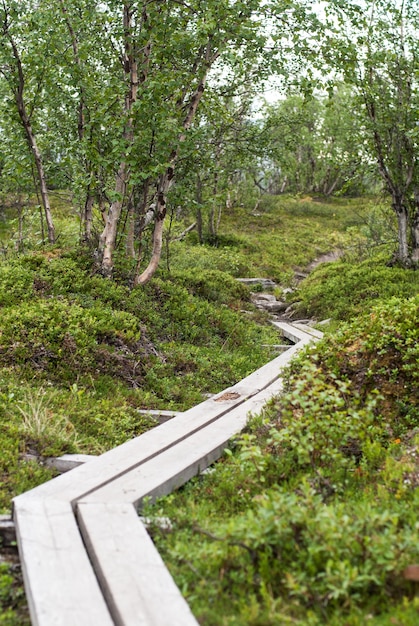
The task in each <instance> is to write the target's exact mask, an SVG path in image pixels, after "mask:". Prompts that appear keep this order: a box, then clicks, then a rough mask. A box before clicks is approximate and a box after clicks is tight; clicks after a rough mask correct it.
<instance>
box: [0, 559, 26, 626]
mask: <svg viewBox="0 0 419 626" xmlns="http://www.w3.org/2000/svg"><path fill="white" fill-rule="evenodd" d="M15 569H16V566H15ZM24 607H25V596H24V593H23V589H22V587H21V586H19V584H18V583H17V582H16V575H15V572H14V571H13V566H11V565H8V564H7V563H0V624H1V626H29V624H30V621H29V618H28V617H27V616H26V614H25V610H24ZM22 609H23V610H22Z"/></svg>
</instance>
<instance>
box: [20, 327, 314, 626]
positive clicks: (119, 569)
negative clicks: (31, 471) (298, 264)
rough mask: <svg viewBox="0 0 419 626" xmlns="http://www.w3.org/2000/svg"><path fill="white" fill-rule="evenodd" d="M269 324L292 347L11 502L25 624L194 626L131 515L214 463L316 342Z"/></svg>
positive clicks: (301, 330)
mask: <svg viewBox="0 0 419 626" xmlns="http://www.w3.org/2000/svg"><path fill="white" fill-rule="evenodd" d="M275 325H276V326H277V327H278V329H279V330H280V331H281V332H282V333H283V335H284V336H286V337H287V338H289V339H291V340H292V341H298V343H296V344H295V345H294V346H292V347H290V349H289V350H287V351H286V352H284V353H282V354H280V355H279V356H278V357H276V358H275V359H273V360H272V361H270V362H269V363H267V364H266V365H264V366H263V367H261V368H260V369H258V370H256V371H255V372H253V373H252V374H250V375H249V376H247V377H246V378H245V379H243V380H242V381H240V382H239V383H237V384H236V385H233V386H232V387H229V388H228V389H226V390H224V391H223V392H221V393H220V394H217V395H215V396H214V397H212V398H210V399H208V400H205V401H204V402H202V403H201V404H199V405H197V406H195V407H192V408H191V409H189V410H188V411H185V412H184V413H180V414H178V415H176V416H175V417H173V418H172V419H171V420H169V421H167V422H164V423H163V424H161V425H159V426H157V427H155V428H153V429H152V430H150V431H148V432H146V433H144V434H143V435H141V436H140V437H137V438H136V439H132V440H129V441H127V442H126V443H124V444H122V445H121V446H118V447H117V448H114V449H113V450H110V451H109V452H106V453H105V454H102V455H101V456H99V457H96V458H93V459H92V460H90V461H89V462H88V463H85V464H83V465H80V466H78V467H76V468H75V469H72V470H71V471H69V472H67V473H65V474H62V475H61V476H58V477H57V478H55V479H53V480H51V481H49V482H47V483H45V484H44V485H41V486H39V487H37V488H35V489H32V490H31V491H28V492H26V493H24V494H22V495H20V496H17V497H16V498H14V500H13V515H14V522H15V526H16V536H17V543H18V548H19V553H20V558H21V563H22V571H23V577H24V584H25V590H26V594H27V598H28V604H29V610H30V614H31V620H32V624H33V625H34V626H38V625H39V626H92V625H96V624H97V625H98V626H108V624H109V625H117V626H196V625H197V622H196V620H195V618H194V616H193V615H192V613H191V611H190V609H189V606H188V605H187V603H186V601H185V600H184V599H183V597H182V595H181V594H180V592H179V590H178V589H177V587H176V585H175V583H174V581H173V579H172V578H171V576H170V574H169V572H168V570H167V569H166V567H165V565H164V563H163V561H162V560H161V557H160V555H159V554H158V552H157V550H156V548H155V547H154V545H153V543H152V541H151V539H150V538H149V536H148V534H147V532H146V530H145V528H144V526H143V524H142V522H141V520H140V519H139V517H138V513H137V510H138V508H139V507H141V502H142V501H143V499H144V498H145V497H151V498H156V497H159V496H161V495H165V494H168V493H170V492H171V491H173V490H174V489H176V488H178V487H179V486H181V485H182V484H184V483H185V482H186V481H187V480H189V479H190V478H191V477H192V476H195V475H196V474H199V473H200V472H202V471H203V470H204V469H206V468H207V467H208V466H209V465H210V464H211V463H213V462H214V461H215V460H216V459H218V458H219V457H220V456H221V454H222V452H223V450H224V449H225V447H226V446H227V445H228V442H229V440H230V439H231V438H232V437H233V436H234V435H236V434H238V433H239V432H240V431H241V430H242V429H243V428H244V426H245V425H246V422H247V419H248V415H249V413H258V412H260V410H261V409H262V407H263V406H264V404H265V403H266V402H267V401H268V400H269V399H270V398H271V397H272V396H274V395H277V394H278V393H280V391H281V389H282V381H281V378H280V374H281V370H282V368H284V367H285V366H286V365H287V364H288V363H289V362H290V360H291V359H292V357H293V356H294V355H295V353H296V352H297V351H299V350H300V349H301V348H302V347H303V346H305V345H307V344H308V343H310V342H311V341H313V340H314V341H315V340H316V339H318V338H319V335H321V333H319V332H318V331H313V329H311V328H309V327H304V326H303V325H298V326H297V325H296V326H293V325H292V324H281V323H279V322H276V323H275Z"/></svg>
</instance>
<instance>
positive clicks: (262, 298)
mask: <svg viewBox="0 0 419 626" xmlns="http://www.w3.org/2000/svg"><path fill="white" fill-rule="evenodd" d="M251 299H252V302H255V303H256V302H275V301H276V298H275V296H274V295H273V294H271V293H252V296H251Z"/></svg>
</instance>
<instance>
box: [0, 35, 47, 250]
mask: <svg viewBox="0 0 419 626" xmlns="http://www.w3.org/2000/svg"><path fill="white" fill-rule="evenodd" d="M4 34H5V35H6V36H7V38H8V40H9V43H10V46H11V48H12V53H13V57H14V61H15V63H16V69H17V82H16V86H15V87H14V88H13V93H14V97H15V101H16V106H17V110H18V114H19V117H20V121H21V123H22V126H23V129H24V131H25V135H26V140H27V142H28V145H29V148H30V150H31V152H32V154H33V158H34V161H35V166H36V171H37V174H38V183H39V191H40V194H41V200H42V206H43V209H44V215H45V220H46V223H47V230H48V241H49V243H55V229H54V223H53V220H52V215H51V205H50V201H49V194H48V187H47V181H46V176H45V170H44V165H43V163H42V156H41V151H40V150H39V147H38V144H37V141H36V136H35V133H34V132H33V129H32V125H31V120H30V116H29V115H28V112H27V109H26V103H25V98H24V90H25V75H24V72H23V67H22V62H21V59H20V55H19V51H18V49H17V46H16V44H15V41H14V39H13V37H12V36H11V34H10V33H9V30H8V26H7V24H6V25H5V26H4Z"/></svg>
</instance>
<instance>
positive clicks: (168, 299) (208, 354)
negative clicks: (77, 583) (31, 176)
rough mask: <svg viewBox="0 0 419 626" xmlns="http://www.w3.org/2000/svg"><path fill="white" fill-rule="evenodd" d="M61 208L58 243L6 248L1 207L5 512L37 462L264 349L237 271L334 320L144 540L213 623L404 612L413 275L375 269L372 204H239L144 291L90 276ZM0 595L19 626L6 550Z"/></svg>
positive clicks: (411, 603)
mask: <svg viewBox="0 0 419 626" xmlns="http://www.w3.org/2000/svg"><path fill="white" fill-rule="evenodd" d="M66 211H67V209H66V204H65V203H64V204H63V206H61V207H60V212H61V224H62V237H61V239H60V240H59V241H60V247H57V246H44V247H43V248H42V249H39V246H38V245H37V243H36V235H34V238H33V242H32V241H31V239H30V238H28V239H27V245H26V247H27V249H26V251H25V252H24V253H22V252H21V253H19V254H16V253H15V252H13V240H12V238H13V228H12V227H13V216H12V214H11V215H10V216H9V218H10V222H9V223H10V224H11V228H10V229H9V230H7V229H3V231H2V234H1V237H2V246H3V255H4V259H3V260H2V261H1V262H0V308H1V314H2V316H1V322H0V381H1V385H0V400H1V404H0V419H1V429H0V446H1V449H2V452H3V453H2V457H1V462H0V467H1V481H0V507H1V509H2V510H3V512H7V511H9V510H10V502H11V498H12V497H13V496H14V495H17V494H18V493H21V492H23V491H25V490H27V489H30V488H31V487H33V486H35V485H37V484H40V483H42V482H44V481H45V480H48V479H49V478H51V477H52V475H53V473H52V471H51V470H49V469H47V468H46V467H45V465H44V460H45V458H46V457H48V456H58V455H60V454H62V453H65V452H85V453H91V454H99V453H101V452H103V451H105V450H107V449H109V448H112V447H114V446H116V445H118V444H120V443H122V442H123V441H125V440H127V439H129V438H130V437H134V436H137V435H139V434H141V433H142V432H144V431H145V430H147V429H148V428H150V427H153V426H155V424H156V422H155V420H154V419H153V418H152V417H150V416H145V415H144V414H143V413H140V412H139V411H138V409H176V410H185V409H187V408H189V407H190V406H193V405H195V404H197V403H198V402H200V401H201V400H202V399H204V398H205V397H206V395H207V394H211V393H217V392H219V391H220V390H222V389H223V388H225V387H227V386H230V385H231V384H233V383H235V382H237V381H238V380H240V379H241V378H243V377H245V376H246V375H247V374H249V373H250V372H251V371H253V370H255V369H257V368H258V367H260V366H261V365H262V364H263V363H265V362H267V361H268V360H269V359H270V358H272V357H273V356H274V352H273V350H272V349H270V348H269V345H273V344H275V343H278V336H277V333H276V332H275V331H274V330H273V328H271V327H270V324H269V323H268V319H267V316H266V315H265V314H263V313H261V312H260V311H257V310H256V309H255V308H254V307H253V305H252V304H251V302H250V292H249V290H248V289H247V288H246V287H244V286H243V285H241V284H240V283H238V282H237V281H236V280H235V279H236V278H237V277H241V276H263V277H269V278H272V279H274V280H275V281H276V283H277V284H278V287H277V288H276V289H275V293H276V295H277V296H278V297H286V298H287V299H288V301H289V304H293V307H294V310H295V311H296V314H297V315H301V316H313V317H316V318H317V319H318V320H320V319H323V318H326V317H328V318H329V317H330V318H332V321H331V323H330V325H329V327H325V328H328V330H327V333H326V338H325V340H324V341H323V342H321V343H320V344H318V345H317V346H316V347H315V348H313V349H310V351H309V352H308V353H307V354H305V355H303V356H301V357H300V358H299V359H298V360H297V361H296V362H295V364H294V365H293V366H292V368H291V369H290V370H289V372H288V374H287V384H286V388H287V389H286V394H285V395H284V396H283V397H282V398H280V399H275V400H274V401H272V402H271V403H270V404H269V406H268V407H267V408H266V410H265V411H264V413H263V415H261V416H256V417H255V418H254V419H253V420H252V422H251V423H250V424H249V428H248V429H247V432H246V433H244V434H243V435H242V436H241V437H240V438H238V439H237V441H235V442H234V445H232V446H231V450H230V451H228V453H227V454H226V455H225V457H224V458H223V459H222V461H221V462H219V463H217V465H216V466H215V468H214V470H213V471H212V472H211V473H209V474H208V475H206V476H202V477H199V478H197V479H196V480H194V481H192V482H191V483H190V484H188V485H187V486H186V487H185V488H184V489H182V490H181V491H180V492H178V493H176V494H173V495H171V496H169V497H168V498H166V499H165V500H163V501H160V502H158V503H157V504H156V505H154V506H153V507H152V508H151V509H150V511H149V512H148V514H149V515H150V516H151V517H156V516H157V517H158V516H161V515H164V516H168V517H170V519H171V522H172V528H173V530H172V531H171V532H170V533H165V532H161V531H159V529H158V528H157V526H156V527H155V528H154V529H153V536H154V538H155V541H156V542H157V544H158V546H159V549H160V550H161V551H162V553H163V555H164V557H165V560H166V562H167V564H168V566H169V567H170V569H171V571H172V573H173V575H174V576H175V580H176V582H177V584H178V585H179V586H180V588H181V590H182V591H183V592H184V593H185V595H186V597H187V599H188V601H189V602H190V604H191V606H192V609H193V611H194V612H195V614H196V616H197V617H198V619H199V620H200V622H201V623H202V624H205V625H210V624H214V625H217V626H218V625H222V624H226V625H227V624H228V625H230V624H234V625H241V624H243V625H245V624H249V625H256V624H260V625H266V626H269V625H270V624H272V625H273V624H278V625H279V624H288V623H290V624H323V623H330V624H342V623H345V624H364V623H366V621H365V620H368V623H372V624H398V623H400V624H403V625H406V624H407V625H408V624H414V623H416V622H415V621H414V619H413V616H414V615H416V616H417V612H418V606H417V605H416V601H415V592H416V587H415V585H416V582H414V581H411V580H407V579H406V576H404V574H403V572H405V569H406V567H408V566H409V565H412V564H414V563H415V562H418V559H419V555H418V554H417V551H418V549H417V547H416V545H415V535H416V536H417V522H416V520H415V515H414V509H415V502H416V499H417V497H418V496H417V488H416V487H417V483H419V455H418V457H417V455H416V449H417V445H416V444H417V438H418V436H419V434H418V433H419V431H417V427H418V424H417V422H418V417H419V416H418V412H419V406H418V405H419V401H418V394H417V388H418V367H417V365H418V360H419V359H418V357H419V354H418V349H417V345H418V343H419V342H418V339H419V337H418V330H417V329H418V327H419V325H418V311H419V301H418V298H417V294H418V293H419V278H418V274H417V272H415V271H413V270H400V269H398V268H395V267H388V266H387V265H386V263H385V260H386V258H390V255H391V243H390V244H389V243H388V231H387V225H386V223H385V222H384V221H383V222H382V225H381V227H380V219H381V216H382V215H383V209H382V206H381V205H380V203H379V202H378V201H377V200H375V199H361V200H358V199H352V200H347V199H337V200H334V201H320V200H313V199H311V198H305V197H294V198H292V197H288V198H286V197H280V198H273V197H272V198H271V197H267V198H266V199H265V200H263V201H262V202H261V203H260V205H259V206H258V209H257V210H253V211H252V210H251V209H249V208H245V207H235V208H234V209H233V210H232V211H231V213H229V214H228V215H225V216H224V217H223V221H222V223H221V228H220V233H219V235H218V236H217V238H216V240H215V241H211V242H208V243H207V244H204V245H201V244H198V242H197V240H196V237H195V235H194V233H191V234H190V235H188V238H186V239H185V240H184V241H175V242H173V243H172V244H170V246H168V248H167V250H166V253H167V254H166V258H165V262H164V264H162V268H161V270H160V271H159V274H158V276H156V278H155V279H154V280H153V281H152V282H151V283H150V284H149V285H147V286H146V287H142V288H135V289H132V288H131V276H132V274H131V272H132V268H131V267H130V266H129V264H127V263H126V261H122V260H121V261H118V259H117V266H116V271H115V277H114V280H113V281H109V280H107V279H104V278H102V277H101V276H100V275H99V274H98V273H97V272H95V271H94V269H93V270H92V263H91V258H90V257H89V254H88V251H86V250H80V249H79V248H77V249H76V250H75V248H74V239H75V237H76V236H77V227H76V225H75V221H74V220H72V218H71V215H72V214H71V212H68V213H66ZM374 215H375V218H374V219H372V217H371V216H374ZM238 224H240V229H239V228H238V226H237V225H238ZM178 227H179V230H181V229H182V228H183V227H184V225H179V226H178ZM302 241H304V245H302V244H301V242H302ZM372 244H373V245H372ZM332 249H333V250H336V249H339V250H340V252H341V254H342V255H343V256H342V258H341V259H340V260H339V261H337V262H335V263H333V264H327V265H325V266H321V267H319V268H317V269H316V270H315V271H314V272H313V273H312V274H311V275H310V276H309V278H308V279H307V280H305V281H303V282H302V283H300V284H299V285H298V286H297V284H296V282H295V272H296V271H297V272H301V271H304V269H305V268H306V267H307V266H308V265H309V264H310V263H311V262H312V261H313V260H314V259H315V258H316V257H318V256H319V255H321V254H323V253H326V252H328V251H330V250H332ZM290 287H291V289H292V292H290V293H288V288H290ZM286 288H287V289H286ZM286 293H287V295H285V294H286ZM244 310H245V311H247V312H246V313H244V312H243V311H244ZM2 554H3V552H2ZM203 564H205V568H203ZM0 603H1V604H0V606H1V614H0V624H4V625H6V624H7V625H8V626H17V625H19V626H21V625H23V624H25V623H27V620H28V617H27V609H26V608H25V601H24V594H23V592H22V588H21V585H20V584H19V574H18V570H17V566H16V565H10V563H8V562H6V561H4V562H0ZM343 619H345V620H346V621H345V622H343V621H342V620H343ZM339 620H340V621H339ZM386 620H387V621H386ZM395 620H396V621H395ZM409 620H410V621H409Z"/></svg>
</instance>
